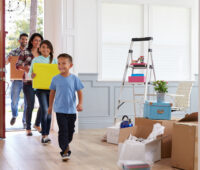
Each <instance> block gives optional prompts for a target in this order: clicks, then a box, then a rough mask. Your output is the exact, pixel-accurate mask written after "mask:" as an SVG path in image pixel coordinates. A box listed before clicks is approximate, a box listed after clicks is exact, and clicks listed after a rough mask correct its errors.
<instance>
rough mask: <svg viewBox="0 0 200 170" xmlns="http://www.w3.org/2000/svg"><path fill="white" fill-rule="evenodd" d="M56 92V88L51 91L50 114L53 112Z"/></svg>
mask: <svg viewBox="0 0 200 170" xmlns="http://www.w3.org/2000/svg"><path fill="white" fill-rule="evenodd" d="M55 94H56V91H55V90H51V91H50V95H49V108H48V114H51V113H52V108H53V101H54V97H55Z"/></svg>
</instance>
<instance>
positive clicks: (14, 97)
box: [6, 33, 28, 128]
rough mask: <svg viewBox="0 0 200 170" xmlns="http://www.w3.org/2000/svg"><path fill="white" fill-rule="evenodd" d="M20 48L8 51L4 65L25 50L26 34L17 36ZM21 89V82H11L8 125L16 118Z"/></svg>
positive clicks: (23, 119)
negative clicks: (10, 117) (10, 112)
mask: <svg viewBox="0 0 200 170" xmlns="http://www.w3.org/2000/svg"><path fill="white" fill-rule="evenodd" d="M18 42H19V44H20V46H19V47H18V48H16V49H13V50H11V51H10V53H9V54H8V56H7V57H6V65H7V64H9V63H10V61H11V59H12V57H14V56H20V53H21V52H23V51H24V50H25V49H26V46H27V42H28V35H27V34H26V33H22V34H20V36H19V40H18ZM22 88H23V82H22V80H13V81H12V85H11V110H12V119H11V120H10V124H11V125H14V124H15V121H16V118H17V116H18V103H19V99H20V92H21V90H22ZM22 123H23V128H26V99H25V96H24V113H23V118H22Z"/></svg>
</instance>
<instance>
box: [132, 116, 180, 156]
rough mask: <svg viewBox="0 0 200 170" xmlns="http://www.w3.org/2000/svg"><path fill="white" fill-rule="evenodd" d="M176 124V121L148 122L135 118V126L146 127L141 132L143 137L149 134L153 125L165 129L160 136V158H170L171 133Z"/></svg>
mask: <svg viewBox="0 0 200 170" xmlns="http://www.w3.org/2000/svg"><path fill="white" fill-rule="evenodd" d="M175 122H177V120H150V119H146V118H136V119H135V125H136V126H143V127H146V131H145V132H143V134H144V135H147V134H149V133H150V132H151V131H152V129H153V125H154V124H155V123H160V124H161V125H162V126H164V127H165V130H164V134H163V135H162V137H163V138H162V140H161V157H162V158H169V157H171V150H172V131H173V125H174V123H175Z"/></svg>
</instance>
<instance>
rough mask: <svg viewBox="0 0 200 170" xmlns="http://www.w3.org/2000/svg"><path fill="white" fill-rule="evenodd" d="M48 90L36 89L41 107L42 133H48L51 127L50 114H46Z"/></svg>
mask: <svg viewBox="0 0 200 170" xmlns="http://www.w3.org/2000/svg"><path fill="white" fill-rule="evenodd" d="M49 93H50V91H49V90H36V95H37V97H38V100H39V103H40V109H41V124H42V135H43V136H44V135H49V131H50V127H51V114H48V107H49Z"/></svg>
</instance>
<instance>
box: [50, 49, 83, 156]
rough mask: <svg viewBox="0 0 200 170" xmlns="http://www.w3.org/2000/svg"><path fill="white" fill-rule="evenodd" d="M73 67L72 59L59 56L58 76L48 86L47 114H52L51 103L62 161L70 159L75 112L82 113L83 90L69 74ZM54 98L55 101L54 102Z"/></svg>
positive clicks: (75, 78)
mask: <svg viewBox="0 0 200 170" xmlns="http://www.w3.org/2000/svg"><path fill="white" fill-rule="evenodd" d="M72 66H73V61H72V57H71V56H70V55H68V54H65V53H63V54H60V55H59V56H58V69H59V70H60V74H59V75H57V76H55V77H53V79H52V82H51V86H50V90H51V91H50V97H49V108H48V113H49V114H51V113H52V108H53V102H54V111H55V112H56V118H57V123H58V128H59V132H58V134H59V135H58V142H59V146H60V148H61V150H62V151H61V152H60V154H61V156H62V159H63V160H68V159H70V155H71V151H70V148H69V143H70V142H71V141H72V138H73V133H74V128H75V121H76V110H77V111H79V112H80V111H82V110H83V107H82V102H83V97H82V91H81V89H83V88H84V86H83V84H82V83H81V81H80V79H79V78H78V77H77V76H75V75H73V74H71V73H70V72H69V71H70V68H72ZM76 92H77V94H78V105H77V106H76V94H75V93H76ZM54 98H55V101H54Z"/></svg>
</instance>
